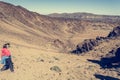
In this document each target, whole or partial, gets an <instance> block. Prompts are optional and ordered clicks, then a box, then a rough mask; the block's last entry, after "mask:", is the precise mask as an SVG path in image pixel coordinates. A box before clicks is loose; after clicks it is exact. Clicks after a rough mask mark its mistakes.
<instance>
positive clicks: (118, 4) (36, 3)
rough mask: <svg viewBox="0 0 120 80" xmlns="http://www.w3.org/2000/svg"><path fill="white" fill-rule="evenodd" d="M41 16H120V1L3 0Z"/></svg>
mask: <svg viewBox="0 0 120 80" xmlns="http://www.w3.org/2000/svg"><path fill="white" fill-rule="evenodd" d="M1 1H4V2H9V3H12V4H14V5H21V6H23V7H25V8H27V9H29V10H30V11H34V12H38V13H41V14H49V13H73V12H89V13H95V14H105V15H120V9H119V8H120V0H1Z"/></svg>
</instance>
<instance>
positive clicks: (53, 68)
mask: <svg viewBox="0 0 120 80" xmlns="http://www.w3.org/2000/svg"><path fill="white" fill-rule="evenodd" d="M50 70H52V71H56V72H61V69H60V68H59V67H58V66H53V67H51V68H50Z"/></svg>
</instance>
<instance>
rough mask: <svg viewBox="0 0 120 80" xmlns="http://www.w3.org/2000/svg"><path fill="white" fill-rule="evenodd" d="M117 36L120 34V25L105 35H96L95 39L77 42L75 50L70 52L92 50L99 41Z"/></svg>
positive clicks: (78, 52)
mask: <svg viewBox="0 0 120 80" xmlns="http://www.w3.org/2000/svg"><path fill="white" fill-rule="evenodd" d="M119 36H120V26H117V27H115V28H114V29H113V30H112V31H111V32H110V33H109V34H108V36H107V37H96V39H88V40H84V41H83V42H82V43H79V44H78V45H77V46H76V50H73V51H72V53H76V54H80V53H85V52H88V51H90V50H93V49H94V47H96V46H98V45H99V44H100V43H102V42H104V41H107V40H110V39H111V38H114V37H119Z"/></svg>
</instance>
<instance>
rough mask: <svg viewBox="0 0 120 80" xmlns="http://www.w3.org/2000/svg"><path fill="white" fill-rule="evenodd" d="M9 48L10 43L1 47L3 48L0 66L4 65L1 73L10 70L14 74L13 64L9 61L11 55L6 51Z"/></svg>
mask: <svg viewBox="0 0 120 80" xmlns="http://www.w3.org/2000/svg"><path fill="white" fill-rule="evenodd" d="M9 47H10V43H6V44H4V45H3V48H2V50H1V64H4V66H3V67H2V68H1V71H4V70H7V69H9V68H10V71H11V72H14V69H13V62H12V60H11V53H10V51H9V50H8V48H9Z"/></svg>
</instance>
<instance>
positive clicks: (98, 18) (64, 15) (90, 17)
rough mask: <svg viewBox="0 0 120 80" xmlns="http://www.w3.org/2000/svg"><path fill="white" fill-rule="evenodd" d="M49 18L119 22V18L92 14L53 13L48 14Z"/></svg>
mask: <svg viewBox="0 0 120 80" xmlns="http://www.w3.org/2000/svg"><path fill="white" fill-rule="evenodd" d="M48 16H50V17H58V18H73V19H79V20H81V19H82V20H94V21H95V20H96V21H102V20H104V21H105V20H107V21H108V20H109V21H110V20H111V21H112V22H116V21H120V16H112V15H98V14H92V13H81V12H77V13H53V14H48Z"/></svg>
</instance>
